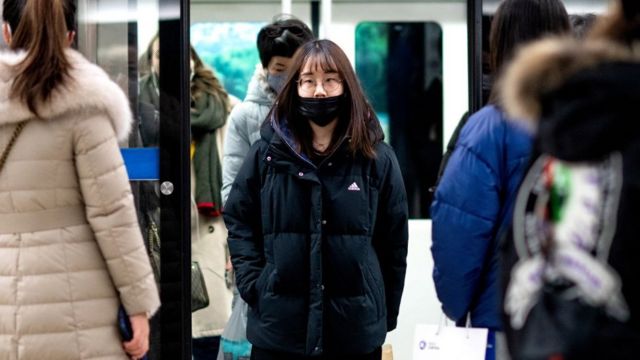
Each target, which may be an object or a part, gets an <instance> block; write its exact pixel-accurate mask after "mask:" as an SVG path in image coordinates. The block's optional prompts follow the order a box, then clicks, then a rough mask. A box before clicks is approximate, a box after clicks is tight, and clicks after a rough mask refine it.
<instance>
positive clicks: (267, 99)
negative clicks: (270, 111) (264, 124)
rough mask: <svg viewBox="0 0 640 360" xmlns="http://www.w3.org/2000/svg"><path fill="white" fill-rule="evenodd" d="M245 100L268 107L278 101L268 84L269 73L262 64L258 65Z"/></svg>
mask: <svg viewBox="0 0 640 360" xmlns="http://www.w3.org/2000/svg"><path fill="white" fill-rule="evenodd" d="M245 100H246V101H251V102H254V103H257V104H262V105H268V106H271V105H272V104H273V103H274V102H275V101H276V93H275V91H273V89H271V87H270V86H269V83H267V71H266V70H265V69H264V68H263V67H262V65H261V64H258V65H256V70H255V71H254V72H253V77H252V78H251V81H250V82H249V86H248V87H247V96H246V98H245Z"/></svg>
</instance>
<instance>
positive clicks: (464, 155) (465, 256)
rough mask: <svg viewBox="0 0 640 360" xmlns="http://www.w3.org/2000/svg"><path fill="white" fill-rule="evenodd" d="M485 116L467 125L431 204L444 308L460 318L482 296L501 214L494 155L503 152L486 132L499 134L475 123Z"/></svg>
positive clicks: (438, 282) (436, 275)
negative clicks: (481, 286) (480, 289)
mask: <svg viewBox="0 0 640 360" xmlns="http://www.w3.org/2000/svg"><path fill="white" fill-rule="evenodd" d="M483 121H485V119H482V118H476V119H473V118H471V119H470V120H469V124H467V126H466V127H467V129H463V131H462V133H461V135H460V138H459V139H458V145H457V146H456V148H455V150H454V152H453V153H452V155H451V158H450V159H449V162H448V164H447V167H446V169H445V171H444V173H443V176H442V179H441V181H440V183H439V185H438V188H437V190H436V194H435V199H434V202H433V204H432V206H431V216H432V246H431V252H432V254H433V261H434V268H433V280H434V282H435V287H436V292H437V295H438V299H439V300H440V302H441V303H442V308H443V310H444V313H445V314H446V315H447V316H448V317H449V318H451V319H453V320H455V321H458V320H461V319H463V318H464V317H465V315H466V313H467V312H468V311H469V310H470V306H471V302H472V301H473V299H474V296H476V293H477V291H478V289H477V288H478V286H479V283H480V282H481V280H482V279H481V277H482V272H483V266H484V264H485V257H486V256H487V251H488V250H489V247H490V244H491V242H492V238H493V236H494V235H493V234H494V227H495V224H496V222H497V221H498V219H497V218H498V216H499V213H500V180H499V175H498V173H499V170H498V169H497V168H496V165H495V162H496V161H497V160H495V159H494V156H492V155H491V154H498V153H499V152H498V151H495V148H496V145H495V142H494V141H493V139H492V138H491V137H486V136H484V134H491V135H497V136H499V135H498V134H496V132H495V131H487V132H486V133H483V132H482V130H481V129H480V130H479V129H477V128H474V127H475V126H476V125H480V124H482V122H483ZM470 125H471V126H470ZM465 130H466V131H465Z"/></svg>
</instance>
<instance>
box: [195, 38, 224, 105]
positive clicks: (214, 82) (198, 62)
mask: <svg viewBox="0 0 640 360" xmlns="http://www.w3.org/2000/svg"><path fill="white" fill-rule="evenodd" d="M190 49H191V50H190V52H191V59H193V73H194V75H193V80H192V81H191V97H192V98H193V99H197V98H199V97H200V96H202V95H203V94H205V93H207V94H210V95H211V96H213V97H214V98H216V99H218V100H219V101H220V102H221V103H222V104H224V106H225V108H226V109H227V110H229V95H228V94H227V92H226V91H225V90H224V88H223V87H222V84H220V80H218V78H217V77H216V76H215V74H214V73H213V71H212V70H211V69H209V68H207V67H206V66H205V65H204V63H203V62H202V59H200V56H198V53H197V52H196V50H195V49H194V48H193V46H191V47H190Z"/></svg>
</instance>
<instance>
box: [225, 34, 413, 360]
mask: <svg viewBox="0 0 640 360" xmlns="http://www.w3.org/2000/svg"><path fill="white" fill-rule="evenodd" d="M289 71H290V73H289V75H288V78H287V79H286V81H285V85H284V87H283V89H282V91H281V92H280V94H279V95H278V99H277V102H276V104H277V105H276V106H275V107H274V108H273V110H272V111H271V113H270V115H269V117H268V118H267V120H266V121H265V122H264V123H263V126H262V128H261V133H260V135H261V140H259V141H258V142H257V143H256V144H255V145H254V146H253V147H252V148H251V151H250V152H249V155H248V156H247V158H246V160H245V162H244V163H243V165H242V168H241V169H240V172H239V173H238V176H237V178H236V181H235V182H234V184H233V187H232V190H231V193H230V195H229V198H228V200H227V202H226V207H225V212H224V217H225V222H226V223H227V227H228V228H229V249H230V250H231V260H232V262H233V266H234V269H235V271H236V276H237V286H238V290H239V291H240V294H241V296H242V298H243V299H244V300H245V301H246V302H247V303H248V304H249V306H250V312H249V320H248V324H247V337H248V339H249V341H251V343H252V344H253V348H252V353H251V358H252V359H259V360H261V359H278V360H287V359H296V360H303V359H331V360H346V359H349V360H357V359H376V360H378V359H380V358H381V345H382V343H383V342H384V340H385V337H386V334H387V332H388V331H391V330H393V329H395V327H396V323H397V316H398V311H399V308H400V299H401V297H402V291H403V287H404V276H405V271H406V256H407V241H408V206H407V196H406V193H405V191H404V182H403V180H402V175H401V173H400V168H399V165H398V162H397V160H396V158H395V155H394V153H393V150H392V149H391V148H390V147H389V146H388V145H387V144H385V143H384V142H383V141H382V140H383V137H384V134H383V132H382V128H381V126H380V123H379V121H378V119H377V117H376V116H375V112H374V111H373V109H372V108H371V106H370V105H369V103H368V102H367V100H366V98H365V96H364V93H363V91H362V89H361V87H360V84H359V81H358V79H357V77H356V75H355V73H354V70H353V67H352V66H351V64H350V63H349V60H348V58H347V56H346V55H345V54H344V52H343V51H342V50H341V49H340V48H339V47H338V46H337V45H336V44H335V43H333V42H331V41H329V40H317V41H312V42H308V43H306V44H304V45H302V47H301V48H300V49H299V50H298V51H297V52H296V55H295V56H294V58H293V59H292V62H291V65H290V70H289Z"/></svg>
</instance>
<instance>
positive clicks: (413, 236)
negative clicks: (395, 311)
mask: <svg viewBox="0 0 640 360" xmlns="http://www.w3.org/2000/svg"><path fill="white" fill-rule="evenodd" d="M430 248H431V220H409V255H408V257H407V276H406V279H405V285H404V294H403V296H402V303H401V304H400V315H399V317H398V327H397V328H396V330H394V331H392V332H390V333H389V334H388V335H387V340H386V343H388V344H391V346H392V347H393V358H394V360H409V359H411V357H412V356H413V348H412V341H413V336H414V330H415V327H416V325H417V324H438V322H439V321H440V320H441V317H442V311H441V310H440V302H439V301H438V298H437V297H436V290H435V287H434V285H433V280H432V278H431V272H432V270H433V258H432V257H431V250H430Z"/></svg>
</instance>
